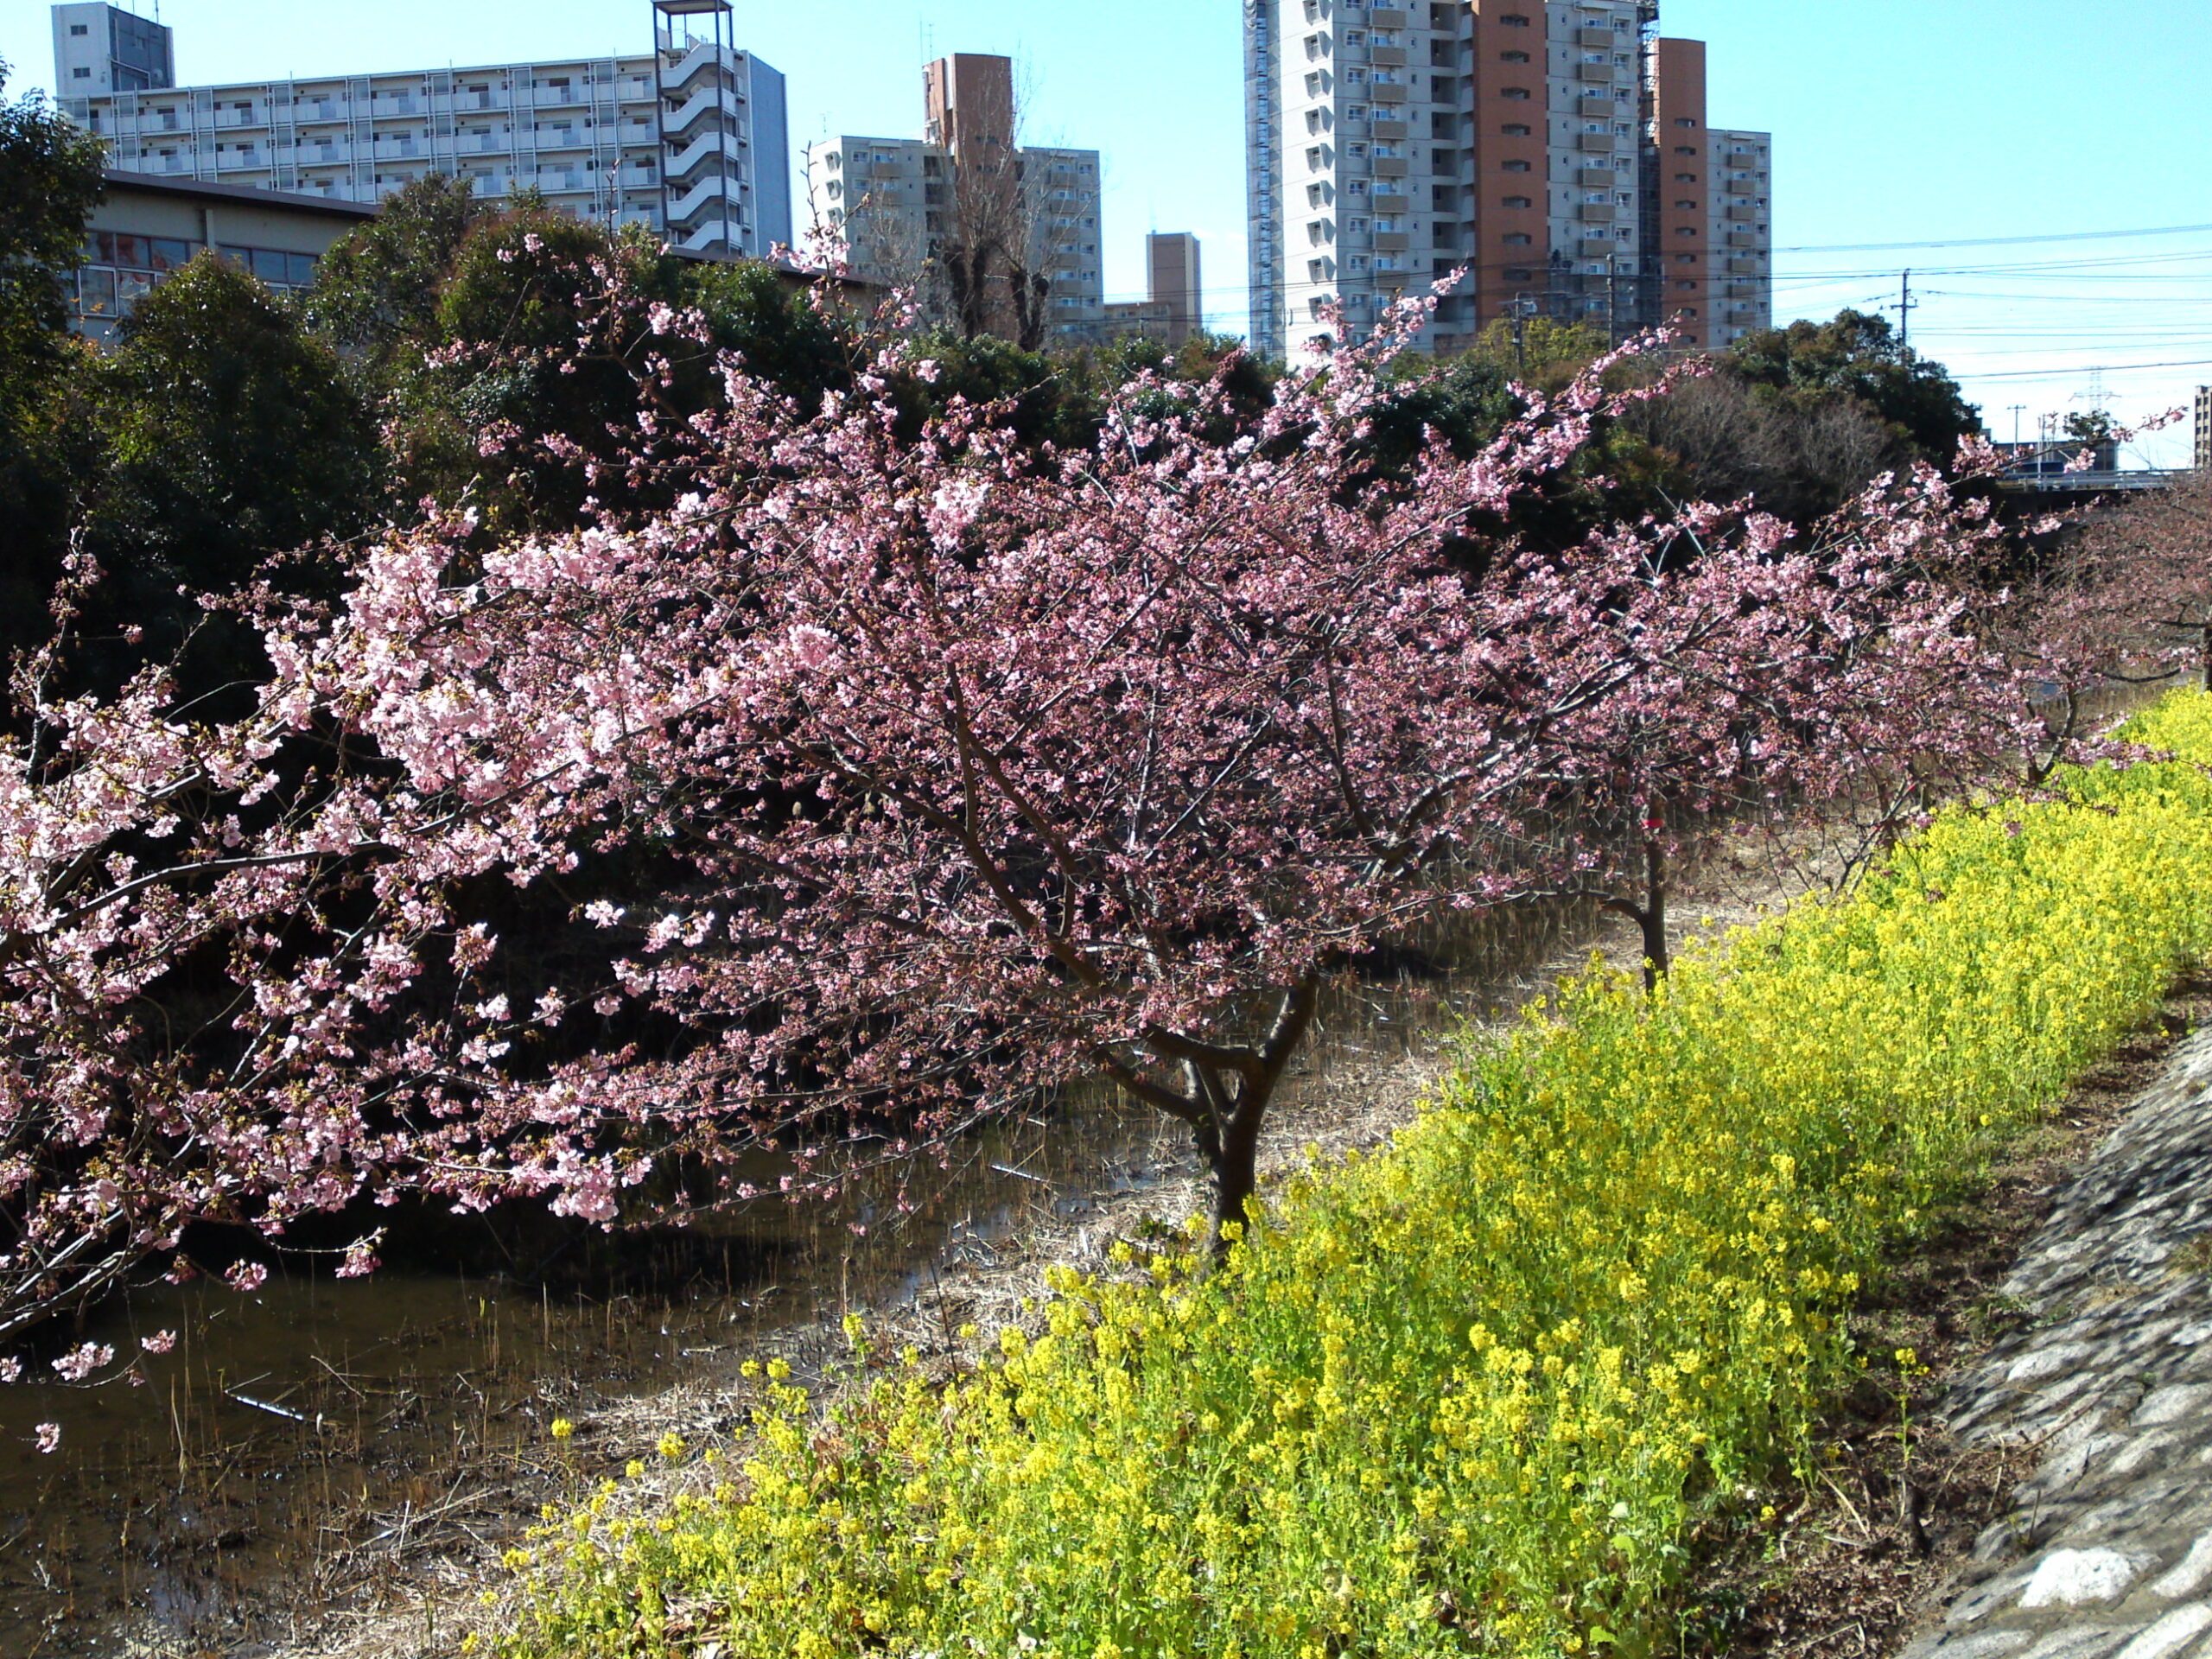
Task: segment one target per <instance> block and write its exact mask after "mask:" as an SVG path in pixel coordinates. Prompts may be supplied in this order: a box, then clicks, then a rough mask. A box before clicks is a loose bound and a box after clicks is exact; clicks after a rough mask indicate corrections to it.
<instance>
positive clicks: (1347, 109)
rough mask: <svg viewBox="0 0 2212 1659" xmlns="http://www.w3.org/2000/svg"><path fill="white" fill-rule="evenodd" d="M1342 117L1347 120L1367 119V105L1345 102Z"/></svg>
mask: <svg viewBox="0 0 2212 1659" xmlns="http://www.w3.org/2000/svg"><path fill="white" fill-rule="evenodd" d="M1344 119H1345V120H1347V121H1364V120H1366V119H1367V105H1364V104H1347V105H1344Z"/></svg>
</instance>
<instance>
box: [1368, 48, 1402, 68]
mask: <svg viewBox="0 0 2212 1659" xmlns="http://www.w3.org/2000/svg"><path fill="white" fill-rule="evenodd" d="M1367 60H1368V61H1369V62H1370V63H1374V64H1380V65H1382V66H1383V67H1387V68H1392V69H1402V68H1404V67H1406V48H1404V47H1402V46H1378V47H1374V48H1370V50H1369V52H1368V54H1367Z"/></svg>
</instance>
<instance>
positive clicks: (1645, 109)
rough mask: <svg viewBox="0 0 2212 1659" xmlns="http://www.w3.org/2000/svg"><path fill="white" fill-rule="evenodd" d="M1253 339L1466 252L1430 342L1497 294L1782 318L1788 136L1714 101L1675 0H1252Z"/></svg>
mask: <svg viewBox="0 0 2212 1659" xmlns="http://www.w3.org/2000/svg"><path fill="white" fill-rule="evenodd" d="M1244 40H1245V111H1246V140H1247V153H1248V179H1249V198H1250V201H1249V207H1250V217H1251V246H1252V256H1251V258H1252V264H1251V304H1252V328H1253V342H1254V344H1255V346H1256V347H1257V348H1258V349H1260V350H1261V351H1262V352H1264V353H1269V354H1281V353H1286V352H1288V351H1291V350H1294V349H1296V348H1297V347H1299V346H1301V345H1303V344H1306V343H1307V342H1310V341H1313V340H1317V339H1319V338H1321V337H1324V336H1326V335H1328V334H1331V333H1332V325H1331V323H1330V322H1329V321H1328V315H1329V313H1330V311H1331V310H1332V308H1341V310H1342V312H1343V315H1344V326H1345V327H1348V328H1351V329H1364V328H1366V327H1370V326H1372V324H1373V323H1374V322H1375V321H1376V318H1377V316H1378V315H1379V314H1380V312H1381V310H1382V308H1384V307H1386V306H1387V305H1388V304H1389V302H1390V301H1391V300H1392V299H1393V298H1394V297H1395V296H1399V295H1402V294H1419V293H1421V292H1423V291H1425V290H1426V289H1427V288H1428V286H1429V285H1430V284H1431V283H1433V282H1434V281H1435V280H1436V279H1437V278H1439V277H1443V276H1445V275H1446V274H1448V273H1450V272H1452V271H1453V270H1459V269H1460V268H1462V267H1465V268H1466V269H1467V270H1469V273H1470V276H1469V279H1468V281H1467V282H1466V283H1465V284H1463V285H1462V286H1461V287H1460V288H1459V289H1458V290H1457V291H1455V292H1454V293H1453V294H1452V296H1450V297H1449V298H1447V299H1446V300H1445V301H1444V302H1442V303H1441V304H1440V306H1439V308H1438V309H1437V313H1436V315H1435V318H1434V320H1433V323H1432V324H1431V326H1430V327H1429V328H1428V329H1427V331H1426V332H1425V334H1424V336H1423V339H1422V342H1421V343H1422V344H1423V345H1424V346H1426V347H1427V348H1429V349H1432V350H1435V351H1440V352H1441V351H1451V350H1454V349H1458V348H1459V347H1462V346H1465V345H1467V344H1469V343H1471V340H1472V338H1473V336H1474V335H1475V334H1476V333H1477V332H1478V331H1479V330H1480V329H1481V328H1482V327H1484V325H1485V324H1487V323H1489V322H1491V321H1494V320H1496V319H1497V318H1500V317H1512V316H1536V315H1541V316H1549V317H1554V318H1558V319H1560V320H1562V321H1588V322H1593V323H1596V324H1598V325H1599V326H1600V327H1604V328H1605V329H1606V330H1607V331H1608V332H1609V333H1611V334H1615V335H1617V336H1618V335H1621V334H1628V333H1630V332H1631V331H1633V330H1635V329H1637V328H1639V327H1649V326H1650V325H1652V324H1654V323H1656V322H1660V321H1669V322H1672V323H1674V324H1675V326H1676V327H1679V328H1681V330H1683V331H1684V332H1685V333H1686V334H1688V336H1689V337H1690V338H1691V340H1693V341H1694V343H1696V344H1699V345H1701V346H1723V345H1726V343H1727V342H1728V341H1729V340H1732V339H1735V338H1737V337H1738V335H1740V334H1742V333H1744V332H1745V331H1746V330H1747V329H1750V328H1752V327H1760V326H1763V325H1764V322H1765V321H1766V318H1767V311H1768V305H1769V294H1770V277H1769V275H1768V263H1767V259H1768V251H1769V246H1770V230H1769V224H1770V220H1769V217H1768V213H1767V208H1768V204H1769V202H1770V199H1771V196H1772V190H1771V188H1770V175H1771V171H1772V168H1771V154H1770V152H1771V147H1772V146H1771V140H1770V138H1769V137H1768V136H1767V135H1766V134H1764V133H1746V132H1738V131H1727V132H1714V131H1713V130H1711V129H1710V128H1708V126H1707V123H1706V113H1705V56H1704V47H1703V45H1702V44H1701V43H1700V42H1698V41H1670V40H1662V39H1661V38H1659V35H1658V6H1657V0H1389V3H1381V0H1244Z"/></svg>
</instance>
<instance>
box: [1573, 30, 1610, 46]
mask: <svg viewBox="0 0 2212 1659" xmlns="http://www.w3.org/2000/svg"><path fill="white" fill-rule="evenodd" d="M1574 43H1575V44H1576V45H1577V46H1611V44H1612V43H1613V31H1612V30H1611V29H1576V30H1575V31H1574Z"/></svg>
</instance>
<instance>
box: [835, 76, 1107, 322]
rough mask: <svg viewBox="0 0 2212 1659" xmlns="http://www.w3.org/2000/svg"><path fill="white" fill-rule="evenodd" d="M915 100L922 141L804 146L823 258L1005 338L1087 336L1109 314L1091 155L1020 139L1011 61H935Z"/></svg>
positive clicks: (852, 138) (847, 139)
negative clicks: (1015, 285)
mask: <svg viewBox="0 0 2212 1659" xmlns="http://www.w3.org/2000/svg"><path fill="white" fill-rule="evenodd" d="M923 92H924V107H923V112H924V130H923V136H922V137H918V138H875V137H862V136H860V135H857V134H848V135H843V136H841V137H833V138H825V139H823V140H822V141H820V142H819V143H813V144H810V145H809V146H808V147H807V152H806V181H807V197H808V215H809V219H810V222H811V225H812V227H813V230H812V239H813V240H814V241H815V243H816V244H817V245H818V248H819V251H821V252H822V253H823V254H824V255H826V256H827V257H832V258H836V259H841V260H842V261H843V262H844V263H845V264H847V265H848V266H849V268H850V269H851V270H852V271H853V272H854V273H855V275H856V276H858V277H861V278H863V279H865V280H867V281H869V282H872V283H886V284H889V285H891V286H893V287H900V288H909V289H914V290H916V291H917V292H918V293H919V294H920V295H921V296H923V300H924V302H925V305H927V306H931V307H935V308H940V309H942V310H943V311H944V313H945V314H946V315H967V316H969V318H970V319H971V320H976V321H982V322H983V323H984V324H985V325H986V326H987V327H988V330H989V331H990V332H992V333H995V334H1004V335H1006V336H1007V337H1008V338H1020V337H1022V336H1024V335H1025V334H1034V335H1036V336H1037V337H1038V338H1039V340H1059V341H1068V340H1083V339H1090V338H1093V337H1095V336H1096V334H1097V333H1098V331H1099V329H1100V327H1101V325H1102V324H1103V321H1104V320H1105V315H1106V308H1105V302H1106V288H1105V279H1104V268H1103V262H1102V260H1101V259H1100V257H1099V248H1100V245H1101V241H1102V237H1101V231H1100V226H1099V206H1098V205H1099V164H1100V163H1099V154H1098V152H1097V151H1096V150H1095V149H1059V148H1055V147H1050V146H1044V145H1034V144H1020V143H1016V142H1015V140H1016V136H1017V128H1016V121H1017V114H1018V112H1017V111H1016V110H1015V107H1014V64H1013V60H1011V59H1008V58H1002V57H994V56H989V55H986V54H975V53H961V54H955V55H953V56H950V57H946V58H940V59H938V60H937V61H936V62H934V63H931V65H929V66H928V67H927V68H925V70H924V71H923ZM1016 270H1018V271H1019V272H1020V275H1021V277H1025V278H1027V281H1026V282H1024V283H1023V289H1024V291H1023V292H1022V293H1021V294H1020V296H1016V295H1014V293H1013V292H1011V291H1010V288H1009V284H1010V283H1011V282H1012V281H1014V277H1012V276H1010V274H1009V273H1012V272H1014V271H1016ZM1025 320H1026V321H1027V325H1028V326H1027V327H1025Z"/></svg>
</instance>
